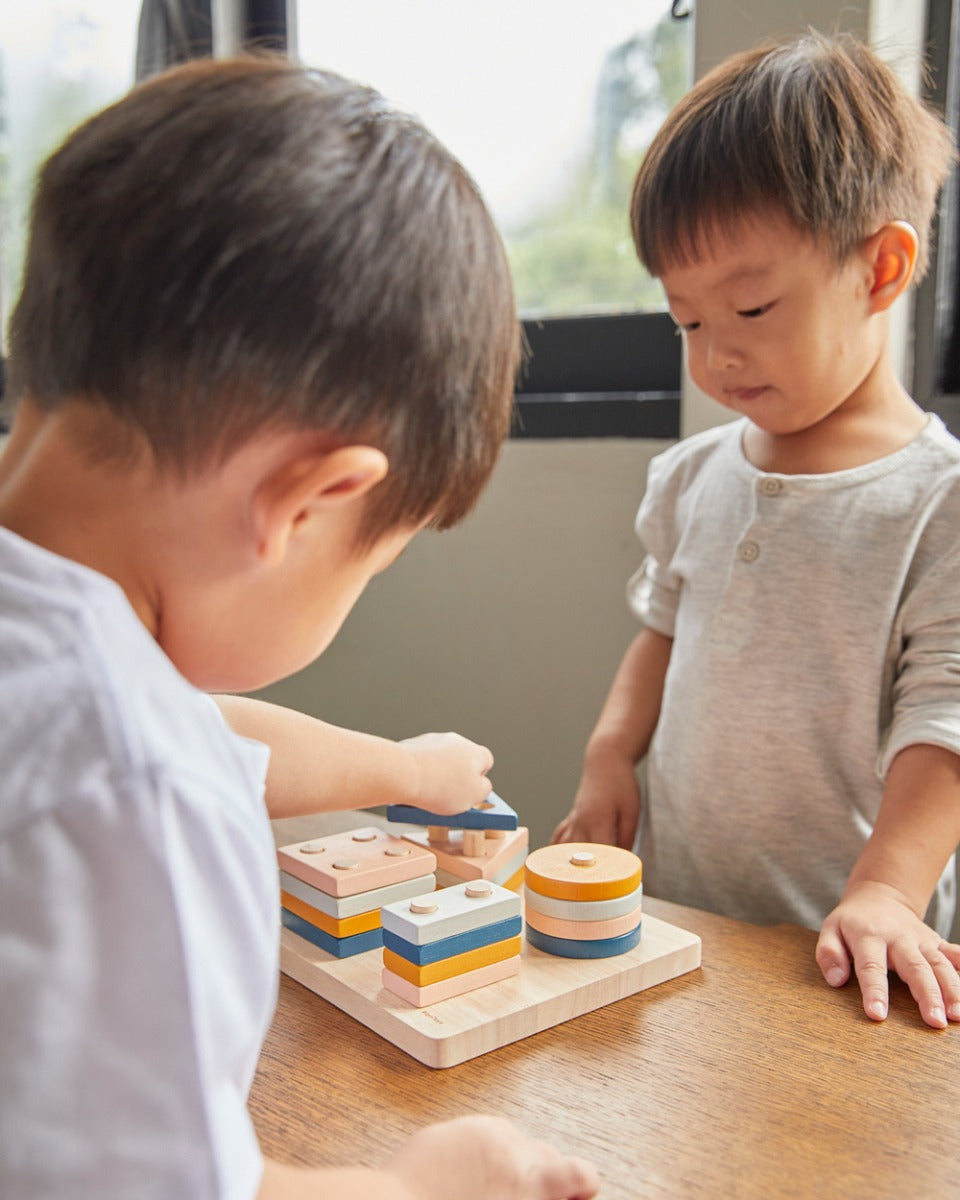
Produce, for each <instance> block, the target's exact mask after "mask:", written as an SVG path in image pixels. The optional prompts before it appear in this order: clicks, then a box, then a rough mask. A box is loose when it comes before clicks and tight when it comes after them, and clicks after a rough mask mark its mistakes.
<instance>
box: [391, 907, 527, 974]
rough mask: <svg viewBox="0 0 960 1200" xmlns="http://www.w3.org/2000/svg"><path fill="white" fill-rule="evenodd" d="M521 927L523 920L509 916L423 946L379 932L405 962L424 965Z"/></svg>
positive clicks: (513, 934)
mask: <svg viewBox="0 0 960 1200" xmlns="http://www.w3.org/2000/svg"><path fill="white" fill-rule="evenodd" d="M522 929H523V919H522V918H521V917H510V918H509V919H508V920H506V921H497V922H495V923H494V924H493V925H484V926H483V927H482V928H481V929H468V930H467V932H466V933H458V934H455V935H454V936H453V937H448V938H441V940H440V941H439V942H427V943H426V945H424V946H415V945H414V944H413V943H412V942H408V941H406V940H405V939H404V938H401V937H397V935H396V934H395V933H391V932H390V930H389V929H383V930H381V931H380V932H381V933H382V935H383V944H384V946H386V948H387V949H388V950H392V951H393V952H394V954H399V955H400V957H401V958H405V959H406V960H407V962H410V963H415V964H416V965H417V966H418V967H424V966H427V965H428V964H430V963H436V962H442V961H443V960H444V959H445V958H453V957H454V956H455V955H457V954H466V952H467V951H468V950H477V949H479V948H480V947H481V946H492V945H493V943H494V942H505V941H507V939H508V938H513V937H516V936H517V934H518V933H520V932H521V930H522Z"/></svg>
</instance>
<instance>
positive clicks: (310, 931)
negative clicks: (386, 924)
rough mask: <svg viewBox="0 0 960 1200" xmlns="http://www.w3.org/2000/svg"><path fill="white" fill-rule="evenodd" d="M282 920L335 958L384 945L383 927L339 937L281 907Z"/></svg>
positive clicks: (283, 923) (286, 925) (288, 926)
mask: <svg viewBox="0 0 960 1200" xmlns="http://www.w3.org/2000/svg"><path fill="white" fill-rule="evenodd" d="M280 922H281V924H282V925H283V927H284V929H289V930H290V932H291V933H296V934H298V935H299V936H300V937H302V938H306V940H307V941H308V942H312V943H313V944H314V946H319V948H320V949H321V950H326V952H327V953H328V954H332V955H333V956H334V957H335V958H350V957H351V956H352V955H354V954H363V952H364V951H365V950H376V949H377V947H378V946H382V945H383V931H382V930H381V929H368V930H367V931H366V933H353V934H351V935H350V937H345V938H338V937H334V936H333V934H332V933H327V932H326V930H324V929H318V928H317V927H316V925H311V924H310V922H309V921H305V920H304V919H303V917H298V916H297V914H296V913H292V912H290V911H289V910H288V909H286V908H281V909H280Z"/></svg>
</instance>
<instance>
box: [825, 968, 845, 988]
mask: <svg viewBox="0 0 960 1200" xmlns="http://www.w3.org/2000/svg"><path fill="white" fill-rule="evenodd" d="M845 978H846V976H845V975H844V973H843V967H831V968H830V970H829V971H827V983H829V984H830V986H831V987H839V986H840V984H841V983H843V981H844V979H845Z"/></svg>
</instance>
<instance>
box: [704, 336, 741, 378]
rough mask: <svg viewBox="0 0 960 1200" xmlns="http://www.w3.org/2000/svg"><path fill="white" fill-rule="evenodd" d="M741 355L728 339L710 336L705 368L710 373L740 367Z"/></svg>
mask: <svg viewBox="0 0 960 1200" xmlns="http://www.w3.org/2000/svg"><path fill="white" fill-rule="evenodd" d="M742 362H743V355H742V354H740V352H739V350H738V349H737V347H736V346H734V343H733V342H732V341H731V340H730V338H728V337H725V336H722V335H718V334H710V336H709V338H708V341H707V366H708V367H709V368H710V371H725V370H727V368H728V367H736V366H740V364H742Z"/></svg>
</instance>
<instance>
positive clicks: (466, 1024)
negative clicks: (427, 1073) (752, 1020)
mask: <svg viewBox="0 0 960 1200" xmlns="http://www.w3.org/2000/svg"><path fill="white" fill-rule="evenodd" d="M382 966H383V956H382V953H381V952H380V951H379V950H368V951H367V952H366V953H364V954H357V955H355V956H354V957H352V958H344V959H338V958H334V957H333V956H332V955H330V954H326V953H325V952H324V951H323V950H319V949H317V947H315V946H312V945H311V944H310V943H309V942H307V941H304V939H303V938H301V937H298V936H297V935H296V934H295V933H291V932H290V931H289V930H287V929H284V930H281V945H280V968H281V970H282V971H284V972H285V973H286V974H287V975H290V976H291V977H292V978H293V979H296V980H297V981H298V982H299V983H302V984H303V985H304V986H305V987H308V988H309V989H310V990H311V991H312V992H316V993H317V995H318V996H322V997H323V998H324V999H325V1000H328V1001H329V1002H330V1003H331V1004H333V1005H335V1006H336V1007H337V1008H339V1009H342V1010H343V1011H344V1012H345V1013H347V1014H348V1015H349V1016H351V1017H353V1018H354V1019H355V1020H357V1021H360V1022H361V1024H363V1025H366V1026H367V1027H368V1028H369V1029H372V1030H373V1031H374V1032H375V1033H378V1034H380V1036H381V1037H383V1038H386V1039H387V1041H389V1042H392V1043H393V1044H394V1045H395V1046H397V1047H399V1049H401V1050H403V1051H404V1052H405V1053H406V1054H409V1055H410V1056H411V1057H412V1058H415V1059H417V1060H418V1061H419V1062H422V1063H424V1064H425V1065H426V1066H428V1067H454V1066H456V1065H457V1063H462V1062H466V1061H467V1060H468V1059H471V1058H476V1057H477V1056H478V1055H480V1054H486V1053H487V1052H488V1051H490V1050H497V1049H499V1047H500V1046H506V1045H508V1044H509V1043H510V1042H516V1041H519V1040H520V1039H521V1038H525V1037H529V1036H530V1035H531V1034H534V1033H539V1032H540V1031H541V1030H543V1029H549V1028H551V1027H552V1026H553V1025H559V1024H560V1023H561V1022H563V1021H569V1020H570V1019H571V1018H572V1017H579V1016H581V1015H582V1014H583V1013H586V1012H591V1011H592V1010H593V1009H595V1008H602V1007H603V1006H604V1005H605V1004H611V1003H613V1001H615V1000H622V999H623V998H624V996H631V995H633V993H634V992H642V991H644V989H646V988H649V987H654V986H655V985H656V984H658V983H664V982H665V981H666V980H668V979H674V978H676V976H678V975H683V974H685V973H686V972H687V971H693V970H695V969H696V968H697V967H699V966H700V939H699V937H697V936H696V934H693V933H687V932H686V931H685V930H683V929H678V928H677V927H676V926H674V925H669V924H668V923H667V922H666V921H659V920H657V918H656V917H648V916H644V918H643V933H642V936H641V938H640V943H639V945H638V946H636V947H635V948H634V949H633V950H630V951H628V952H627V953H626V954H620V955H617V956H616V957H615V958H596V959H572V958H557V957H556V956H554V955H552V954H543V953H542V952H541V951H539V950H535V949H534V948H533V947H532V946H530V945H528V944H527V942H526V940H524V945H523V961H522V965H521V968H520V974H519V975H516V976H514V977H513V978H512V979H505V980H503V981H502V982H500V983H492V984H490V985H489V986H488V987H483V988H478V989H477V990H476V991H474V992H467V993H465V994H464V995H462V996H455V997H453V998H451V999H450V1000H442V1001H440V1002H439V1003H437V1004H431V1005H430V1006H429V1007H428V1008H414V1006H413V1005H411V1004H408V1003H407V1002H406V1001H405V1000H401V999H400V997H399V996H395V995H393V993H392V992H389V991H388V990H387V989H386V988H384V987H383V986H382V985H381V982H380V972H381V969H382Z"/></svg>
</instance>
